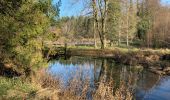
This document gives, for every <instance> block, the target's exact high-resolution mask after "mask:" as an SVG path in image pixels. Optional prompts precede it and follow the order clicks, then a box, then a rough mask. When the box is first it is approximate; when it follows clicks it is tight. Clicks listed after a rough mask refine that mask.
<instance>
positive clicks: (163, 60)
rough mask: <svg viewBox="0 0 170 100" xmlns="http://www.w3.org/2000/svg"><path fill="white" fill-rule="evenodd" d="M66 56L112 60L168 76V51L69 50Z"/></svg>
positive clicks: (169, 56)
mask: <svg viewBox="0 0 170 100" xmlns="http://www.w3.org/2000/svg"><path fill="white" fill-rule="evenodd" d="M66 54H67V56H89V57H96V58H106V59H113V60H114V61H115V62H117V63H121V64H125V65H131V66H143V67H145V68H148V69H149V70H151V71H152V72H153V73H156V74H160V75H169V74H170V49H157V50H154V49H144V50H141V49H137V48H133V49H126V48H123V49H122V48H114V49H104V50H102V49H88V48H86V49H82V48H69V49H67V52H66Z"/></svg>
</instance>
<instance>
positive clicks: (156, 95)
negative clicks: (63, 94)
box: [48, 57, 170, 100]
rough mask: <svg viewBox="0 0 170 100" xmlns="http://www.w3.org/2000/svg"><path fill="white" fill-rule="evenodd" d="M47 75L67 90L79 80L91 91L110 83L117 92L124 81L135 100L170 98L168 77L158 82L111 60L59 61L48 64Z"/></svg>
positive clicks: (139, 71) (154, 78) (80, 58)
mask: <svg viewBox="0 0 170 100" xmlns="http://www.w3.org/2000/svg"><path fill="white" fill-rule="evenodd" d="M48 71H49V72H50V73H51V74H53V75H55V76H56V77H58V78H59V79H60V82H61V83H62V85H63V86H67V85H68V84H69V82H70V81H71V80H72V79H74V78H79V79H80V80H81V81H82V82H84V81H87V80H89V84H90V87H91V90H93V89H95V88H97V87H96V86H95V84H96V83H98V82H100V81H101V80H102V81H104V82H106V81H108V80H113V82H114V89H116V88H118V87H119V85H120V82H121V81H124V82H127V86H129V87H131V88H134V90H135V91H134V92H135V93H134V97H135V98H136V99H137V100H140V99H141V100H143V99H144V100H168V98H170V77H169V76H167V77H163V78H161V77H160V76H158V75H155V74H153V73H150V72H149V71H147V70H145V69H144V70H140V69H137V68H135V66H125V65H118V64H115V63H114V61H113V60H111V59H93V58H85V57H71V58H70V59H67V60H63V59H60V60H57V61H53V62H51V65H50V67H49V69H48ZM129 77H130V79H131V82H130V83H129ZM84 83H85V82H84ZM82 84H83V83H82ZM89 93H90V92H89Z"/></svg>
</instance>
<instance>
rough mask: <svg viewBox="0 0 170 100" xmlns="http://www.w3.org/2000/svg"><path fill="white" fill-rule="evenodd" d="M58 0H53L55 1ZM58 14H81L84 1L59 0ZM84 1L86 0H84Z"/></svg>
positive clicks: (167, 0)
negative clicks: (60, 2)
mask: <svg viewBox="0 0 170 100" xmlns="http://www.w3.org/2000/svg"><path fill="white" fill-rule="evenodd" d="M57 1H58V0H54V2H57ZM61 1H62V5H61V7H60V9H61V11H60V16H61V17H63V16H77V15H81V14H82V10H83V8H84V3H83V2H82V0H61ZM85 1H86V0H85ZM161 2H162V4H170V0H161Z"/></svg>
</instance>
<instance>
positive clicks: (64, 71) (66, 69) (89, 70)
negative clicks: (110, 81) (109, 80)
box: [49, 62, 100, 85]
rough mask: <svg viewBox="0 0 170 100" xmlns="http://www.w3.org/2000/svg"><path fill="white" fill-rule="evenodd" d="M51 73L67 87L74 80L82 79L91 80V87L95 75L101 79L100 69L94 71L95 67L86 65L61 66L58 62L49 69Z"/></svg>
mask: <svg viewBox="0 0 170 100" xmlns="http://www.w3.org/2000/svg"><path fill="white" fill-rule="evenodd" d="M49 72H50V73H52V74H53V75H55V76H56V77H57V78H59V79H60V81H62V82H63V83H64V84H65V85H67V84H68V82H69V81H70V80H72V79H73V78H80V79H81V80H82V81H85V80H89V81H90V85H92V84H94V73H95V75H96V76H97V77H99V73H100V67H97V69H96V71H94V65H93V64H89V63H84V64H76V65H73V64H61V63H59V62H56V63H54V64H52V65H51V66H50V67H49Z"/></svg>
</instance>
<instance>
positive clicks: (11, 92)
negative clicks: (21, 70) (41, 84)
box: [0, 77, 38, 100]
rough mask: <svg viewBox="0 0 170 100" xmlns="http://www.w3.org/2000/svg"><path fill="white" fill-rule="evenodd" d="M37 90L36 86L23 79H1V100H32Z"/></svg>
mask: <svg viewBox="0 0 170 100" xmlns="http://www.w3.org/2000/svg"><path fill="white" fill-rule="evenodd" d="M37 90H38V87H37V86H36V85H35V84H31V83H29V82H25V81H23V80H22V79H21V78H6V77H0V99H1V100H23V99H31V98H32V97H33V96H34V94H35V93H36V91H37Z"/></svg>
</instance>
